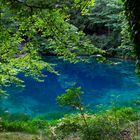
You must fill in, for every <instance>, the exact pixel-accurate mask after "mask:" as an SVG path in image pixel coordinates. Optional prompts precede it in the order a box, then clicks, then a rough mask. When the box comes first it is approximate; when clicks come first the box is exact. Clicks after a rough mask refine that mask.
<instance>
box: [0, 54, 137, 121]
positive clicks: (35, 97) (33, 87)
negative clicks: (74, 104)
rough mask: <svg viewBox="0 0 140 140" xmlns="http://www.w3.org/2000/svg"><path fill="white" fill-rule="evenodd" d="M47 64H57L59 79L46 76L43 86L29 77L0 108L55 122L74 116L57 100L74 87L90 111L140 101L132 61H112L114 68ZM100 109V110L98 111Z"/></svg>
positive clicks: (91, 64)
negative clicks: (23, 86) (63, 116)
mask: <svg viewBox="0 0 140 140" xmlns="http://www.w3.org/2000/svg"><path fill="white" fill-rule="evenodd" d="M47 61H49V62H51V63H55V64H57V65H56V66H55V69H56V70H57V71H59V75H55V74H52V73H49V72H44V73H45V74H47V77H46V78H44V82H40V83H39V82H37V81H35V80H33V79H32V78H30V77H24V76H22V75H20V77H21V78H22V79H23V80H25V85H26V87H25V88H19V87H18V88H17V87H10V88H8V91H7V92H8V94H9V96H8V97H6V98H3V99H1V101H0V108H1V109H3V110H4V111H5V112H9V113H25V114H27V115H30V116H32V117H35V116H37V115H40V116H41V115H42V116H43V115H44V116H45V115H46V118H47V119H48V118H49V119H52V118H54V117H58V116H61V115H62V114H64V113H69V112H72V109H70V108H62V107H59V106H58V105H57V103H56V97H57V96H58V95H60V94H61V93H64V91H65V90H66V89H67V88H69V87H70V86H71V85H73V83H76V84H77V86H81V87H82V90H83V91H84V92H85V94H84V95H83V96H82V101H83V102H84V104H86V105H88V108H90V109H91V110H96V111H98V110H99V109H100V110H104V109H107V108H109V107H112V106H114V104H115V105H117V106H126V105H128V104H130V103H131V102H134V101H135V100H138V99H139V97H140V85H139V79H138V77H137V76H136V74H135V63H134V62H133V61H121V60H116V59H115V60H113V61H114V62H115V63H114V64H113V65H109V64H101V63H97V62H94V61H92V60H91V61H90V62H88V63H77V64H71V63H69V62H64V61H63V60H59V59H58V58H56V57H48V58H47ZM99 106H100V108H99Z"/></svg>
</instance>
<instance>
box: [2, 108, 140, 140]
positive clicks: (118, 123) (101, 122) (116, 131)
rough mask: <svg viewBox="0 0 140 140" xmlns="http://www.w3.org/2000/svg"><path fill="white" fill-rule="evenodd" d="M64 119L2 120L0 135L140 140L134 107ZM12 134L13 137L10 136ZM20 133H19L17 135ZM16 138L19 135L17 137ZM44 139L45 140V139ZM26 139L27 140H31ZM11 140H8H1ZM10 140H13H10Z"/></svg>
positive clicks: (49, 138) (137, 115)
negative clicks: (138, 139) (128, 139)
mask: <svg viewBox="0 0 140 140" xmlns="http://www.w3.org/2000/svg"><path fill="white" fill-rule="evenodd" d="M84 116H85V119H86V123H87V124H85V121H84V120H83V118H82V116H81V114H71V115H65V116H64V117H63V118H61V119H59V120H52V121H47V120H39V119H33V120H27V121H22V120H20V121H10V120H4V119H1V122H0V130H1V133H0V135H1V136H2V137H3V138H5V137H7V138H9V137H11V138H12V137H15V139H14V140H16V138H18V137H19V139H18V140H22V138H24V137H28V139H29V140H30V138H32V140H34V139H35V140H39V139H40V137H42V140H45V139H47V140H62V139H64V140H74V139H75V140H83V139H84V140H101V139H105V140H110V139H111V140H121V139H123V138H125V137H127V138H133V139H136V138H138V137H139V138H140V136H139V134H140V129H139V119H140V116H139V113H138V109H137V110H135V109H133V108H131V107H127V108H113V109H110V110H106V111H105V112H104V113H96V114H88V113H85V114H84ZM8 132H11V133H8ZM17 132H18V133H17ZM15 134H17V135H15ZM43 138H44V139H43ZM28 139H26V140H28ZM2 140H8V139H2ZM10 140H11V139H10Z"/></svg>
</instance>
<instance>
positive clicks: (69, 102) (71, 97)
mask: <svg viewBox="0 0 140 140" xmlns="http://www.w3.org/2000/svg"><path fill="white" fill-rule="evenodd" d="M82 94H84V92H83V91H81V87H75V86H72V87H70V88H69V89H67V90H66V92H65V93H63V94H62V95H60V96H58V97H57V102H58V104H59V105H60V106H70V107H73V108H74V109H77V110H79V112H80V114H81V118H82V120H83V121H84V124H85V126H86V129H87V132H88V139H90V130H89V126H88V123H87V120H86V117H85V113H84V112H85V106H84V105H83V103H82V102H81V97H80V96H81V95H82Z"/></svg>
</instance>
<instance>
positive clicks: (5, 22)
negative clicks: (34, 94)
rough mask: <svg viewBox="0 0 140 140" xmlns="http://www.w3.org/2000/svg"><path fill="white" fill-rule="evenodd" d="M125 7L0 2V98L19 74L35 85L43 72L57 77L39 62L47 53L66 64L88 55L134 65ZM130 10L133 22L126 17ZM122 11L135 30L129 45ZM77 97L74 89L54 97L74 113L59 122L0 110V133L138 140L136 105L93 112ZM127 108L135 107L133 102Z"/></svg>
mask: <svg viewBox="0 0 140 140" xmlns="http://www.w3.org/2000/svg"><path fill="white" fill-rule="evenodd" d="M126 1H127V0H126ZM128 4H129V6H128V9H127V10H126V9H125V6H126V7H127V5H125V6H124V2H123V1H122V0H96V1H95V2H94V0H69V1H66V0H61V1H60V0H50V1H47V0H1V1H0V15H1V18H0V94H2V95H1V96H3V94H5V93H6V91H5V87H10V86H12V85H16V86H24V81H23V80H21V79H20V78H19V77H18V74H20V73H23V74H24V75H25V76H31V77H32V78H34V79H36V80H37V81H39V82H43V80H42V77H45V76H46V75H45V74H44V73H43V72H42V70H44V69H45V70H47V71H49V72H51V73H54V74H56V75H57V74H58V73H59V72H58V71H55V64H50V63H48V62H47V61H46V60H45V59H44V58H45V56H47V55H55V56H57V57H59V58H62V59H63V60H65V61H69V62H71V63H77V62H79V61H84V62H87V61H88V58H90V57H95V59H96V60H97V61H100V62H105V61H106V58H105V57H119V58H123V59H126V58H128V59H137V60H138V63H137V65H138V66H140V64H139V63H140V62H139V60H140V49H139V48H140V47H139V25H140V23H139V18H137V14H135V13H136V11H133V9H131V8H129V7H131V6H130V5H132V3H131V2H130V1H128ZM134 6H135V7H137V6H136V5H135V4H134ZM135 7H134V8H135ZM131 10H132V11H133V12H132V13H133V15H136V16H135V17H136V19H137V21H136V23H135V22H134V21H133V20H132V17H133V16H131V14H130V15H129V13H131ZM138 10H139V9H138ZM125 13H127V14H126V15H128V18H129V19H131V20H132V24H131V28H132V26H133V28H132V29H133V30H134V31H138V32H135V33H133V34H134V35H133V38H134V43H135V45H134V44H133V41H132V39H131V31H130V30H131V28H130V26H129V24H130V23H131V21H128V20H127V17H126V15H125ZM137 29H138V30H137ZM82 56H87V57H82ZM137 72H138V73H139V67H138V69H137ZM82 94H83V91H81V87H75V86H74V87H71V88H69V89H67V90H66V93H64V94H62V95H60V96H58V98H57V102H58V104H59V105H60V106H69V107H72V108H74V109H75V110H76V111H75V112H76V113H75V114H69V115H68V114H65V115H64V116H63V114H59V117H61V119H58V118H57V117H58V116H57V117H56V118H55V117H54V120H44V119H43V118H45V116H44V117H43V116H38V117H36V118H30V117H29V116H27V115H26V114H16V113H15V114H8V113H7V112H3V111H2V110H1V113H0V116H1V118H0V132H2V133H4V132H26V133H31V134H33V137H32V138H31V139H32V140H35V139H38V136H39V135H40V133H41V134H42V135H43V136H44V137H45V138H47V139H50V140H62V139H72V140H74V139H75V140H121V139H131V138H132V139H134V140H135V139H136V140H137V139H138V137H139V136H138V134H139V133H140V132H139V128H137V126H138V125H139V124H138V121H139V118H140V116H139V107H136V108H133V107H132V106H131V107H123V108H117V107H114V108H111V109H109V110H106V111H104V112H97V113H96V114H93V113H89V112H88V111H87V110H86V107H85V106H84V105H83V103H82V102H81V95H82ZM133 104H139V100H138V101H136V102H135V103H133ZM11 137H12V136H11ZM7 139H9V138H7Z"/></svg>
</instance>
